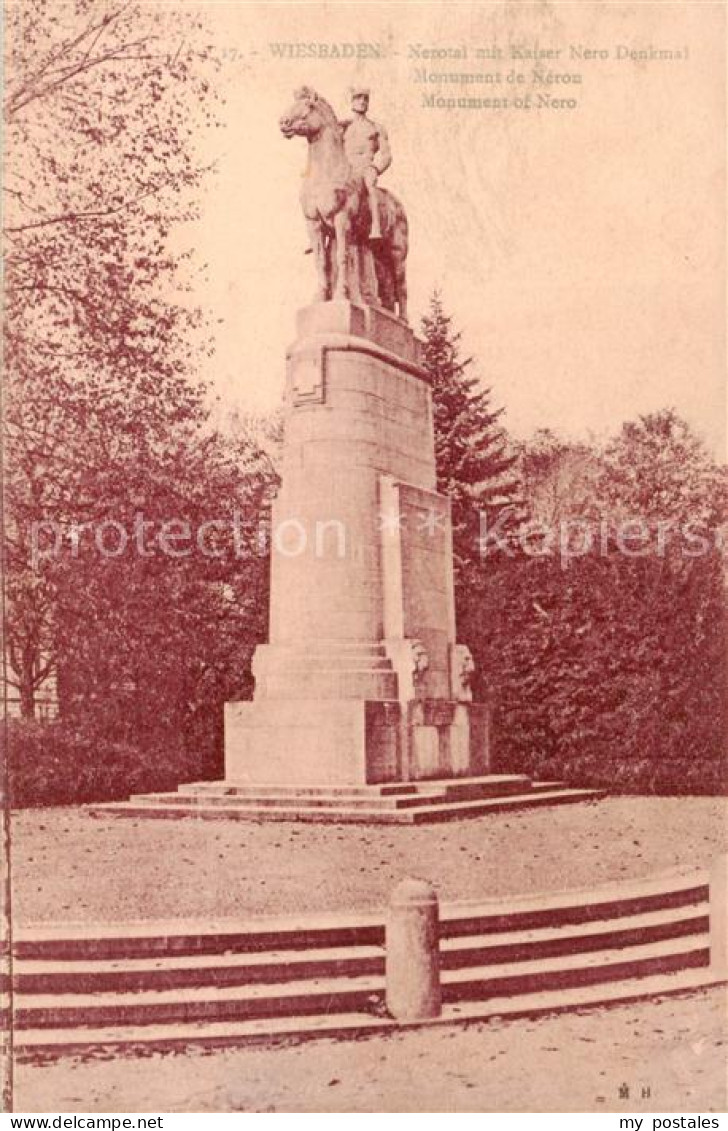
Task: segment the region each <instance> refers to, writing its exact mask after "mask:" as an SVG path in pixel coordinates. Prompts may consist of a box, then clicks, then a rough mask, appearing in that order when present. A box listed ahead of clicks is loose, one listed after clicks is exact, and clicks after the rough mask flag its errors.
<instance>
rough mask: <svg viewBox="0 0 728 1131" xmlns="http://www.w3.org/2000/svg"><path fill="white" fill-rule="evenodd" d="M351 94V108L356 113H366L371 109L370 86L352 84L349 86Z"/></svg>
mask: <svg viewBox="0 0 728 1131" xmlns="http://www.w3.org/2000/svg"><path fill="white" fill-rule="evenodd" d="M349 94H350V95H351V108H352V110H353V111H354V112H355V113H356V114H366V112H367V110H368V109H369V87H368V86H352V87H349Z"/></svg>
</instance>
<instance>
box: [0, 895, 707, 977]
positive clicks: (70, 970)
mask: <svg viewBox="0 0 728 1131" xmlns="http://www.w3.org/2000/svg"><path fill="white" fill-rule="evenodd" d="M707 930H708V909H707V905H697V906H695V907H687V908H683V909H677V910H676V909H668V910H661V911H656V912H649V913H646V914H641V915H633V916H625V917H623V918H622V919H619V920H616V921H609V920H607V921H604V922H598V923H589V924H576V925H569V924H567V925H565V926H561V927H557V928H550V927H547V928H540V929H535V930H530V931H511V932H503V933H501V934H488V935H472V936H465V937H463V936H459V937H454V938H445V939H443V940H442V943H441V964H442V967H443V969H458V968H464V967H467V966H484V965H488V964H491V963H504V962H509V963H510V962H519V961H524V960H528V959H536V958H539V957H540V958H549V957H557V956H559V955H567V954H576V953H579V952H582V951H589V950H605V949H616V948H620V947H627V946H633V945H637V944H646V943H648V942H659V941H664V940H666V939H670V938H684V937H686V936H689V935H695V934H701V933H704V932H706V931H707ZM383 973H384V948H383V946H381V945H380V946H348V947H329V948H325V947H320V948H315V949H314V948H312V949H308V950H282V951H280V950H279V951H268V952H262V953H250V952H241V953H237V954H234V953H226V954H202V955H189V956H186V957H185V956H179V955H173V956H167V957H163V958H160V957H153V958H125V959H96V960H94V959H91V960H88V959H86V960H84V959H81V960H78V959H76V960H55V961H48V960H33V959H16V960H15V963H14V966H13V985H14V987H15V990H16V992H17V993H21V994H24V993H29V994H49V993H54V994H70V993H92V992H98V991H114V992H130V991H137V990H145V989H162V988H167V989H172V988H180V987H183V986H201V985H215V986H229V985H249V984H252V983H254V982H267V983H272V982H289V981H296V980H300V979H302V978H320V977H336V976H339V975H347V976H349V977H353V976H360V975H368V974H383ZM5 984H6V981H5V980H0V986H4V985H5Z"/></svg>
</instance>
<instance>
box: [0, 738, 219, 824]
mask: <svg viewBox="0 0 728 1131" xmlns="http://www.w3.org/2000/svg"><path fill="white" fill-rule="evenodd" d="M2 741H3V743H4V744H5V743H6V744H7V748H6V750H3V752H2V753H3V756H6V757H7V758H8V767H9V773H10V800H11V804H12V805H13V806H16V807H25V806H27V807H31V806H48V805H73V804H84V803H87V802H91V801H113V800H118V799H122V798H123V799H126V798H128V797H129V795H130V794H131V793H138V792H147V791H151V790H169V789H174V788H176V786H177V785H178V784H179V783H180V782H181V781H184V780H192V779H195V778H200V777H202V776H205V775H206V774H207V773H208V772H209V768H210V767H209V763H210V756H209V751H207V752H204V751H203V752H198V751H195V752H194V753H192V754H191V753H189V752H188V751H187V750H185V749H184V748H181V747H180V744H179V741H178V742H177V743H176V744H175V743H171V742H168V741H162V742H160V744H159V745H156V744H153V743H146V744H142V743H139V742H133V741H121V740H119V739H118V738H117V739H113V738H109V737H99V735H98V734H94V733H93V732H92V731H91V729H90V728H88V727H84V726H82V725H79V724H75V725H74V724H70V723H68V722H64V721H62V720H58V721H55V722H52V723H45V724H43V723H38V722H34V721H31V720H20V719H11V720H9V721H8V724H7V727H6V728H5V730H4V733H3V739H2Z"/></svg>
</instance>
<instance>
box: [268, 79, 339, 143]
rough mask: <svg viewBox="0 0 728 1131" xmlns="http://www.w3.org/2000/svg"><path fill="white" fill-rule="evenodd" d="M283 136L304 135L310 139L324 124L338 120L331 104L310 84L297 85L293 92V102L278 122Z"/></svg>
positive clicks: (336, 123) (333, 123)
mask: <svg viewBox="0 0 728 1131" xmlns="http://www.w3.org/2000/svg"><path fill="white" fill-rule="evenodd" d="M278 124H279V126H280V129H281V133H282V134H283V136H284V137H287V138H291V137H305V138H308V139H309V140H311V139H312V138H314V137H316V136H317V135H318V134H319V133H320V132H321V130H322V129H323V128H324V127H325V126H327V125H328V126H331V125H333V126H334V127H336V128H337V129H338V122H337V119H336V115H335V114H334V112H333V110H332V108H331V106H329V104H328V102H327V101H326V100H325V99H324V98H320V97H319V95H318V94H317V93H316V91H315V90H314V89H313V87H311V86H299V87H298V88H297V90H294V92H293V104H292V105H291V106H290V107H289V109H288V110H287V111H286V113H285V114H283V115H282V116H281V118H280V120H279V122H278Z"/></svg>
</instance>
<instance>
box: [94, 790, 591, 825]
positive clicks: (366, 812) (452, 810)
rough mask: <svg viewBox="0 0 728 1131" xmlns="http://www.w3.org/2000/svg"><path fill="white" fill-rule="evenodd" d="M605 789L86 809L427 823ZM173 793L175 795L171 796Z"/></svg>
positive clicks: (113, 813) (141, 814)
mask: <svg viewBox="0 0 728 1131" xmlns="http://www.w3.org/2000/svg"><path fill="white" fill-rule="evenodd" d="M604 793H605V791H604V790H596V789H556V790H541V791H539V790H528V792H526V793H517V794H506V795H504V796H499V797H491V798H485V799H482V800H475V801H457V800H449V801H442V802H439V803H433V802H432V801H431V800H430V803H428V804H426V805H422V806H419V807H411V808H410V809H386V808H383V809H379V808H376V807H374V806H372V805H369V806H362V807H361V808H358V807H356V806H351V805H348V804H346V802H345V801H344V802H342V804H341V805H338V806H336V807H334V806H329V807H325V808H320V807H316V806H314V807H308V806H305V805H301V806H299V805H298V804H297V802H296V801H295V800H293V799H292V801H291V804H290V805H289V806H284V805H280V806H265V805H257V804H254V803H252V801H251V800H250V799H249V800H248V803H247V804H238V802H237V800H236V799H234V798H231V799H228V804H224V803H222V804H221V803H218V802H216V801H213V802H212V803H203V802H198V801H196V800H191V799H190V798H187V797H184V798H181V799H180V800H179V802H178V803H175V802H174V801H169V802H167V801H165V802H164V803H154V802H153V801H148V800H146V799H142V800H139V801H121V802H105V803H103V804H98V805H91V806H89V807H88V809H87V812H88V813H90V814H91V816H94V817H105V816H109V817H131V818H164V819H166V820H174V819H178V818H183V817H191V818H196V819H197V820H237V821H300V822H310V823H322V824H384V825H387V824H425V823H426V822H429V821H433V822H434V821H450V820H458V819H460V818H463V817H482V816H486V815H488V814H490V813H496V812H501V811H511V810H516V809H525V808H531V807H536V806H542V805H564V804H569V803H574V802H579V801H598V800H599V799H600V798H602V797H603V796H604ZM175 798H176V795H175Z"/></svg>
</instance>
